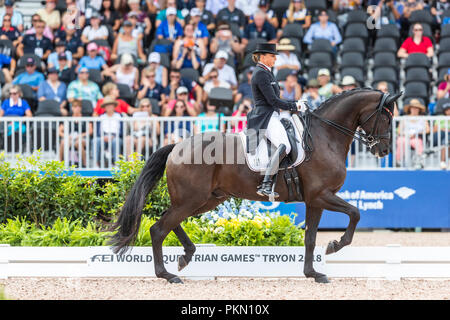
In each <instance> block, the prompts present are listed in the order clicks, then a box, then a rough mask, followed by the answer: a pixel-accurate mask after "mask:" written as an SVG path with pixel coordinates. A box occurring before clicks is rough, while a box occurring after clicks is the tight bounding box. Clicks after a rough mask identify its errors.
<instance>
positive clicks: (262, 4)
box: [248, 0, 279, 29]
mask: <svg viewBox="0 0 450 320" xmlns="http://www.w3.org/2000/svg"><path fill="white" fill-rule="evenodd" d="M258 8H259V10H261V11H263V12H265V13H266V19H267V21H269V23H270V24H271V25H272V26H273V27H274V28H275V29H278V26H279V23H278V18H277V15H276V14H275V12H274V11H273V10H272V9H270V0H259V1H258ZM255 11H256V10H255ZM253 22H255V17H254V16H253V14H252V15H250V17H249V18H248V23H249V24H250V23H253Z"/></svg>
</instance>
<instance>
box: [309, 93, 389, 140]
mask: <svg viewBox="0 0 450 320" xmlns="http://www.w3.org/2000/svg"><path fill="white" fill-rule="evenodd" d="M388 97H389V94H388V93H384V94H383V97H381V100H380V102H379V104H378V106H377V108H376V109H375V111H374V112H372V114H371V115H370V116H369V117H368V118H367V119H366V120H364V121H363V122H362V123H361V124H360V125H359V126H360V127H362V126H363V125H364V124H366V123H367V122H368V121H369V120H370V119H371V118H372V117H373V116H374V115H376V119H375V123H374V125H373V128H372V131H371V132H370V134H366V133H364V132H361V131H358V130H356V131H353V130H350V129H348V128H346V127H344V126H342V125H340V124H338V123H335V122H333V121H331V120H328V119H324V118H322V117H321V116H319V115H317V114H316V113H315V112H312V113H311V114H312V115H313V116H315V117H316V118H317V119H319V120H320V121H322V122H324V123H326V124H328V125H330V126H332V127H333V128H336V129H337V130H338V131H340V132H342V133H344V134H346V135H348V136H350V137H352V138H354V139H356V140H358V141H360V142H362V143H363V144H364V145H366V146H367V147H368V148H369V149H370V148H372V147H373V146H375V145H377V144H378V143H380V141H381V139H383V138H385V139H388V138H389V137H390V130H388V131H387V132H386V133H383V134H378V135H376V134H375V132H376V129H377V127H378V121H379V118H380V115H381V112H382V111H383V110H385V111H387V113H388V114H389V115H390V118H389V121H391V122H392V118H393V117H394V116H393V114H392V112H391V111H390V110H389V109H388V108H386V107H385V106H384V105H385V103H386V100H387V98H388Z"/></svg>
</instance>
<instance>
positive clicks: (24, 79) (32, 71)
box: [13, 57, 45, 92]
mask: <svg viewBox="0 0 450 320" xmlns="http://www.w3.org/2000/svg"><path fill="white" fill-rule="evenodd" d="M44 80H45V77H44V75H43V74H42V73H40V72H39V71H36V64H35V62H34V59H33V58H31V57H30V58H27V62H26V65H25V72H22V73H21V74H19V75H18V76H17V77H16V78H15V79H14V80H13V84H27V85H29V86H30V87H31V88H32V89H33V90H34V91H35V92H37V90H38V88H39V85H40V84H41V82H42V81H44Z"/></svg>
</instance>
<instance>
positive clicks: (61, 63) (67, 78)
mask: <svg viewBox="0 0 450 320" xmlns="http://www.w3.org/2000/svg"><path fill="white" fill-rule="evenodd" d="M55 68H56V70H58V75H59V80H61V81H62V82H64V83H65V84H66V86H68V85H69V83H70V82H72V81H74V80H75V79H76V78H77V73H76V71H75V69H76V66H75V65H72V66H70V67H69V64H68V61H67V55H66V53H65V52H61V53H60V54H59V55H58V64H57V65H55Z"/></svg>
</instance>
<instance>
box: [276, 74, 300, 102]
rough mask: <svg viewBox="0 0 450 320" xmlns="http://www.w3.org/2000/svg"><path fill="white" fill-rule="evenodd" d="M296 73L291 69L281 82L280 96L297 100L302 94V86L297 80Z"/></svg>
mask: <svg viewBox="0 0 450 320" xmlns="http://www.w3.org/2000/svg"><path fill="white" fill-rule="evenodd" d="M297 77H298V73H297V71H295V70H292V71H291V73H289V74H288V75H287V77H286V80H285V81H283V82H282V91H281V94H280V97H281V98H282V99H285V100H291V101H297V100H299V99H300V97H301V96H302V87H301V86H300V84H299V83H298V81H297V79H298V78H297Z"/></svg>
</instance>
